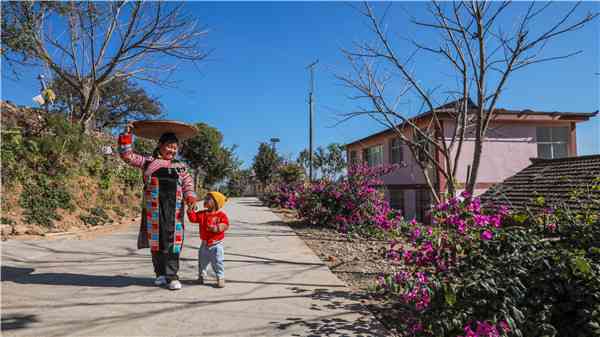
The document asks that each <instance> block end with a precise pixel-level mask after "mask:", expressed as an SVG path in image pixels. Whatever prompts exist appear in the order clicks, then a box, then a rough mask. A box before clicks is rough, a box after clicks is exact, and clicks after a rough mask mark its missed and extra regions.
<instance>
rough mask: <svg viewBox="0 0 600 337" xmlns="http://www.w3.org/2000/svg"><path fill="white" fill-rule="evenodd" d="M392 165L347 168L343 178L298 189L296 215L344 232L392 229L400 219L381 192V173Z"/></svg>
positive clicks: (397, 224)
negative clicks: (299, 190)
mask: <svg viewBox="0 0 600 337" xmlns="http://www.w3.org/2000/svg"><path fill="white" fill-rule="evenodd" d="M393 169H394V166H377V167H369V166H366V165H357V166H353V167H351V168H349V170H348V174H347V175H346V176H345V177H343V178H342V179H340V180H338V181H335V182H332V181H326V180H322V181H318V182H315V183H313V184H311V185H309V186H307V187H305V188H304V189H302V190H301V192H300V195H299V197H298V200H297V209H298V214H299V216H300V217H301V218H302V219H304V220H305V221H307V222H309V223H311V224H317V225H323V226H331V227H335V228H337V229H339V230H340V231H341V232H343V233H357V234H368V235H371V234H373V231H374V230H381V229H384V230H388V231H390V230H394V229H396V228H397V227H398V226H399V224H400V222H401V221H402V217H401V214H399V213H398V212H396V211H394V210H392V209H391V208H390V205H389V203H388V202H387V201H386V200H385V199H384V197H383V194H382V193H381V192H380V191H379V190H378V188H379V187H380V186H382V181H381V176H383V175H385V174H387V173H389V172H391V171H392V170H393Z"/></svg>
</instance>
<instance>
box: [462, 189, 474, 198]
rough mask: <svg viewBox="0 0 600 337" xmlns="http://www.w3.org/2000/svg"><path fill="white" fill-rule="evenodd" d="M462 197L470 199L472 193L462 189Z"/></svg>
mask: <svg viewBox="0 0 600 337" xmlns="http://www.w3.org/2000/svg"><path fill="white" fill-rule="evenodd" d="M460 196H461V197H463V198H465V199H469V198H470V197H471V193H469V192H467V191H466V190H465V191H462V193H461V194H460Z"/></svg>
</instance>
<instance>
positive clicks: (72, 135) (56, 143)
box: [1, 115, 142, 227]
mask: <svg viewBox="0 0 600 337" xmlns="http://www.w3.org/2000/svg"><path fill="white" fill-rule="evenodd" d="M41 125H42V128H41V130H40V131H38V132H36V133H28V134H26V135H23V134H22V133H21V130H19V129H11V130H2V147H1V150H2V165H3V167H2V184H3V185H2V188H3V189H4V192H5V193H6V192H7V191H10V190H11V189H12V188H13V187H15V186H17V185H21V186H22V187H23V191H22V192H21V194H20V196H19V204H20V205H21V206H22V207H23V208H24V220H25V222H27V223H31V224H39V225H43V226H46V227H50V226H51V225H52V223H53V221H54V220H59V216H58V214H57V209H60V208H64V209H69V210H74V206H73V200H72V196H71V195H70V194H69V192H68V190H67V189H66V185H67V184H69V183H70V182H71V181H74V180H77V179H78V177H79V176H81V175H83V176H88V177H92V178H95V179H94V180H95V181H96V182H97V184H98V187H99V191H98V192H100V198H99V199H98V200H101V201H102V200H104V201H106V200H112V199H113V198H114V190H113V189H112V188H111V187H114V186H115V184H121V185H122V186H124V187H129V188H135V187H137V186H141V182H142V178H141V172H140V171H139V170H138V169H135V168H131V167H129V166H127V165H125V164H124V163H122V161H121V160H120V159H118V158H116V157H110V156H103V155H102V154H101V151H100V149H101V147H102V146H106V145H113V144H112V140H111V139H106V138H97V137H94V136H90V135H87V134H85V133H83V132H82V131H83V130H82V128H81V127H80V126H79V125H72V124H71V123H69V122H68V121H67V120H66V119H65V118H64V117H63V116H61V115H48V116H47V117H46V119H45V120H43V121H41ZM117 190H118V189H117ZM89 192H90V193H94V192H96V191H89ZM105 199H106V200H105Z"/></svg>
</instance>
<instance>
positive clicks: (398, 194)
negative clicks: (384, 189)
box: [389, 189, 404, 215]
mask: <svg viewBox="0 0 600 337" xmlns="http://www.w3.org/2000/svg"><path fill="white" fill-rule="evenodd" d="M389 193H390V207H391V208H393V209H395V210H399V211H400V212H401V213H402V215H404V190H399V189H390V190H389Z"/></svg>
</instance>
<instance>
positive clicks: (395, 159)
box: [390, 138, 404, 164]
mask: <svg viewBox="0 0 600 337" xmlns="http://www.w3.org/2000/svg"><path fill="white" fill-rule="evenodd" d="M403 155H404V154H403V153H402V140H401V139H400V138H393V139H392V140H390V164H400V163H402V160H404V158H403Z"/></svg>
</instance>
